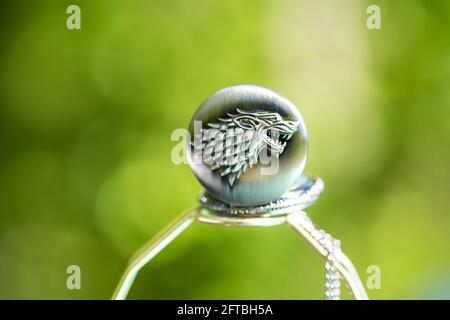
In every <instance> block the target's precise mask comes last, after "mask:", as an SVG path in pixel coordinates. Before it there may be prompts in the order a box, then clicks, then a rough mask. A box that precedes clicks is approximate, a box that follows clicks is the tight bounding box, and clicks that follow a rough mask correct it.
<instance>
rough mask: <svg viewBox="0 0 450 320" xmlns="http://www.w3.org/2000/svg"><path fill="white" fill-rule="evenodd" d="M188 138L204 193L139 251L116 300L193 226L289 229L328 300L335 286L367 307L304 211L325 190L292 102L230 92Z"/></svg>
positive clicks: (207, 108)
mask: <svg viewBox="0 0 450 320" xmlns="http://www.w3.org/2000/svg"><path fill="white" fill-rule="evenodd" d="M189 132H190V134H191V139H190V141H188V146H187V147H188V150H189V152H188V158H189V163H190V165H191V167H192V169H193V171H194V173H195V176H196V177H197V178H198V180H199V181H200V182H201V183H202V184H203V186H204V187H205V189H206V190H205V191H204V192H203V193H202V194H201V195H200V197H199V202H200V205H199V206H198V207H196V208H194V209H192V210H189V211H188V212H187V213H185V214H184V215H183V216H182V217H181V218H179V219H178V220H177V221H175V222H174V223H173V224H172V225H170V226H169V227H168V228H166V229H165V230H163V231H162V232H161V233H160V234H159V235H158V236H156V237H155V238H153V239H151V240H150V241H149V242H148V243H147V244H146V245H144V246H143V248H142V249H141V250H139V251H138V253H137V254H136V255H135V256H134V257H133V258H132V259H131V261H130V263H129V266H128V267H127V269H126V270H125V273H124V274H123V276H122V279H121V281H120V283H119V285H118V286H117V289H116V291H115V293H114V296H113V299H119V300H120V299H125V298H126V297H127V295H128V293H129V291H130V289H131V287H132V284H133V282H134V280H135V278H136V275H137V274H138V272H139V271H140V270H141V269H142V268H143V267H144V266H145V265H146V264H147V263H148V262H150V261H151V260H152V259H153V258H154V257H155V256H156V255H157V254H158V253H159V252H160V251H161V250H163V249H164V248H165V247H166V246H167V245H168V244H169V243H170V242H171V241H173V240H174V239H175V238H176V237H177V236H178V235H179V234H180V233H182V232H183V231H184V230H185V229H186V228H187V227H188V226H189V225H191V224H192V222H194V221H199V222H202V223H208V224H214V225H221V226H227V227H243V226H245V227H266V226H273V225H278V224H282V223H286V224H287V225H289V226H290V227H291V228H292V229H293V230H294V231H295V232H296V233H297V234H298V235H299V236H300V237H301V238H302V239H303V240H304V241H305V242H306V243H307V244H309V245H310V246H311V247H312V248H313V249H314V251H316V252H317V253H318V254H319V255H320V256H321V257H322V258H323V259H324V260H325V262H326V263H325V266H326V279H325V288H326V289H325V299H333V300H335V299H339V298H340V280H344V281H345V282H346V284H347V287H348V289H349V291H350V293H351V294H352V295H353V297H354V298H355V299H368V297H367V293H366V291H365V289H364V286H363V284H362V282H361V280H360V278H359V276H358V273H357V272H356V269H355V268H354V266H353V264H352V263H351V261H350V260H349V259H348V258H347V256H346V255H345V254H344V253H343V252H342V251H341V244H340V241H339V240H337V239H335V238H333V237H332V236H331V235H330V234H328V233H326V232H325V231H324V230H322V229H319V228H318V227H317V226H316V225H315V224H314V223H313V222H312V220H311V219H310V218H309V217H308V215H307V214H306V213H305V212H304V211H303V210H304V209H305V208H307V207H308V206H310V205H312V204H313V203H314V202H315V201H316V200H317V198H318V197H319V195H320V194H321V192H322V191H323V188H324V184H323V181H322V179H320V178H319V177H316V176H314V175H311V174H307V173H304V172H303V169H304V167H305V163H306V153H307V139H306V129H305V125H304V123H303V120H302V117H301V115H300V113H299V112H298V110H297V109H296V108H295V106H294V105H293V104H292V103H291V102H289V101H288V100H287V99H285V98H283V97H281V96H280V95H279V94H277V93H275V92H273V91H271V90H269V89H266V88H263V87H259V86H255V85H239V86H233V87H228V88H225V89H222V90H220V91H218V92H217V93H215V94H213V95H212V96H210V97H209V98H208V99H207V100H206V101H205V102H204V103H203V104H202V105H201V106H200V107H199V109H198V110H197V112H196V113H195V115H194V117H193V118H192V120H191V124H190V126H189ZM264 155H266V156H269V157H266V158H264ZM267 159H269V160H270V161H268V162H267V161H265V160H267ZM274 165H275V167H274ZM274 168H275V169H276V170H275V171H274V170H273V169H274ZM268 173H269V174H268Z"/></svg>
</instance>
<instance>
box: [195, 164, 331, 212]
mask: <svg viewBox="0 0 450 320" xmlns="http://www.w3.org/2000/svg"><path fill="white" fill-rule="evenodd" d="M323 188H324V184H323V181H322V179H321V178H319V177H316V176H314V175H311V174H308V173H305V174H302V175H301V176H300V178H299V179H298V181H297V183H295V184H294V186H293V187H292V189H291V190H289V191H288V192H285V193H284V194H283V195H282V196H281V197H279V198H278V199H276V200H274V201H272V202H269V203H267V204H264V205H260V206H241V205H233V204H229V203H227V202H224V201H221V200H219V199H217V198H215V197H214V196H212V195H210V194H209V193H208V192H207V191H204V192H202V193H201V194H200V196H199V201H200V204H201V206H202V208H203V209H204V212H207V211H208V210H209V211H213V212H214V213H215V214H216V215H221V216H224V217H226V216H228V217H238V218H263V217H265V218H269V217H272V218H273V217H278V216H282V215H286V214H289V213H292V212H293V211H296V210H303V209H305V208H306V207H308V206H310V205H312V204H313V203H314V202H315V201H316V200H317V198H318V197H319V195H320V193H321V192H322V191H323Z"/></svg>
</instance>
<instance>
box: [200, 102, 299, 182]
mask: <svg viewBox="0 0 450 320" xmlns="http://www.w3.org/2000/svg"><path fill="white" fill-rule="evenodd" d="M298 125H299V123H298V122H297V121H288V120H284V119H283V118H282V117H281V116H280V115H279V114H278V113H276V112H268V111H260V112H245V111H242V110H240V109H238V108H237V109H236V112H235V113H228V114H227V117H224V118H219V119H218V122H217V123H208V124H207V126H208V127H207V128H206V129H202V133H201V135H199V136H196V137H195V139H196V140H195V142H194V149H195V150H196V151H197V152H201V154H202V159H203V162H204V163H205V164H207V165H208V166H209V167H210V168H211V169H212V170H217V171H218V172H220V174H221V176H222V177H226V178H228V183H229V185H230V187H233V185H234V183H235V182H236V180H238V179H239V177H240V176H241V174H242V173H243V172H245V171H246V170H247V169H248V168H249V167H250V168H251V167H252V166H253V165H255V164H257V163H258V159H259V157H260V154H261V152H262V151H263V150H266V152H267V153H266V154H267V155H268V156H269V155H270V156H271V157H276V158H278V157H279V156H280V155H281V154H282V153H283V151H284V148H285V147H286V143H287V141H288V140H289V139H291V137H292V135H293V134H294V133H295V132H296V131H297V130H298Z"/></svg>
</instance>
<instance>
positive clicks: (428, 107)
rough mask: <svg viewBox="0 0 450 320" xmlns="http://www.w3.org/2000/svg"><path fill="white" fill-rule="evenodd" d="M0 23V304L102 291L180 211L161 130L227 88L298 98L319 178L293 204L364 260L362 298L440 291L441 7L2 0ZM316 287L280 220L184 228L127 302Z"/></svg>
mask: <svg viewBox="0 0 450 320" xmlns="http://www.w3.org/2000/svg"><path fill="white" fill-rule="evenodd" d="M69 4H77V5H79V6H80V8H81V27H82V29H81V30H72V31H71V30H68V29H67V28H66V18H67V16H68V15H67V14H66V8H67V6H68V5H69ZM369 4H377V5H379V6H380V8H381V21H382V29H381V30H369V29H368V28H367V27H366V19H367V17H368V15H367V13H366V9H367V6H368V5H369ZM0 16H1V20H0V25H1V27H0V40H1V44H0V64H1V66H0V298H3V299H14V298H18V299H33V298H39V299H48V298H56V299H91V298H100V299H108V298H109V297H110V296H111V294H112V292H113V291H114V287H115V285H116V283H117V281H118V280H119V278H120V275H121V272H122V271H123V269H124V267H125V265H126V262H127V260H128V258H129V256H130V255H131V254H132V253H133V251H134V250H136V249H137V248H138V247H139V246H140V245H142V244H143V243H144V242H145V241H146V240H147V239H148V238H149V237H151V236H152V235H154V234H155V233H157V232H158V230H160V229H161V228H163V227H164V226H165V225H166V224H167V223H169V222H170V221H172V220H173V219H174V218H175V217H176V216H177V215H178V214H179V213H181V212H182V211H183V210H185V209H187V208H190V207H192V206H194V205H195V204H196V196H197V194H198V192H199V191H200V190H201V187H200V185H199V183H198V182H197V181H196V179H195V178H194V176H193V175H192V173H191V171H190V168H189V167H188V166H187V165H175V164H173V162H172V161H171V150H172V148H173V147H174V146H175V145H176V144H177V142H176V141H171V133H172V131H173V130H174V129H177V128H185V127H186V126H187V124H188V123H189V120H190V117H191V115H192V114H193V112H194V111H195V110H196V108H197V106H198V105H199V104H200V103H201V102H202V101H203V99H205V98H206V97H207V96H208V95H209V94H211V93H213V92H214V91H216V90H218V89H220V88H222V87H225V86H228V85H232V84H237V83H257V84H261V85H264V86H267V87H270V88H273V89H275V90H277V91H279V92H280V93H282V94H283V95H285V96H286V97H288V98H289V99H290V100H292V101H293V102H294V103H295V104H296V105H297V106H298V107H299V109H300V111H301V112H302V114H303V117H304V119H305V122H306V124H307V128H308V134H309V141H310V148H309V161H308V164H307V170H308V171H311V172H314V173H316V174H318V175H320V176H321V177H322V178H323V179H324V181H325V184H326V190H325V192H324V193H323V195H322V197H321V198H320V200H319V201H318V203H317V204H316V205H314V206H313V207H312V208H310V209H309V210H308V212H309V214H310V216H311V217H312V218H313V220H314V221H316V223H317V224H318V225H319V226H321V227H323V228H324V229H325V230H327V231H328V232H330V233H331V234H333V235H334V236H336V237H337V238H339V239H340V240H341V241H342V243H343V249H344V251H345V252H346V253H347V254H348V255H349V256H350V257H351V258H352V260H353V262H354V263H355V265H356V267H357V269H358V271H359V272H360V275H361V277H362V278H363V281H364V282H365V281H366V279H367V276H368V274H367V273H366V270H367V267H368V266H370V265H377V266H379V267H380V268H381V289H379V290H369V291H368V293H369V296H370V297H371V298H374V299H403V298H450V232H449V229H450V215H449V213H450V212H449V196H450V170H449V169H450V139H449V138H450V105H449V104H450V90H449V83H450V41H449V34H450V2H448V1H417V0H415V1H412V0H408V1H406V0H403V1H400V0H398V1H370V2H365V1H357V0H354V1H353V0H345V1H334V0H325V1H324V0H321V1H313V0H308V1H306V0H299V1H297V0H287V1H275V0H272V1H269V0H266V1H256V0H255V1H242V0H227V1H210V0H200V1H183V0H174V1H164V0H160V1H155V0H147V1H143V0H135V1H119V0H108V1H106V0H102V1H100V0H98V1H81V0H77V1H75V2H67V1H11V0H10V1H2V2H1V4H0ZM72 264H75V265H79V266H80V268H81V286H82V288H81V290H68V289H67V288H66V279H67V276H68V275H67V274H66V268H67V266H69V265H72ZM323 279H324V267H323V263H322V261H321V259H320V258H319V257H318V256H317V255H315V254H314V253H313V252H312V251H311V250H310V249H309V247H307V246H306V245H305V244H304V243H302V242H301V241H300V240H298V238H297V237H296V236H295V234H294V233H293V232H290V231H289V230H288V228H287V227H286V226H278V227H272V228H255V229H241V228H220V227H215V226H210V225H202V224H195V225H194V226H193V227H191V228H190V229H188V231H187V232H186V233H185V234H183V235H182V236H181V237H180V238H178V239H177V240H176V241H175V242H174V243H173V244H171V245H170V246H169V247H168V249H167V250H166V251H164V252H163V253H162V254H161V255H159V256H158V257H157V258H156V259H155V260H154V261H153V262H152V265H151V266H149V267H148V268H146V269H145V270H144V271H143V272H142V273H141V274H140V275H139V277H138V279H137V283H136V287H135V288H134V289H133V291H132V292H131V296H130V297H131V298H135V299H154V298H188V299H197V298H199V299H201V298H211V299H216V298H223V299H230V298H231V299H233V298H234V299H240V298H249V299H260V298H263V299H320V298H321V297H322V295H323Z"/></svg>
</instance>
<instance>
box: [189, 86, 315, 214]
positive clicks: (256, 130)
mask: <svg viewBox="0 0 450 320" xmlns="http://www.w3.org/2000/svg"><path fill="white" fill-rule="evenodd" d="M189 132H190V135H191V139H190V141H189V145H188V151H189V152H188V159H189V163H190V165H191V167H192V169H193V171H194V174H195V176H196V177H197V179H198V180H199V181H200V183H201V184H202V185H203V186H204V187H205V189H206V190H207V192H208V193H209V194H210V195H212V196H213V197H215V198H217V199H220V200H222V201H224V202H226V203H229V204H232V205H241V206H258V205H263V204H267V203H270V202H271V201H274V200H276V199H278V198H279V197H280V196H281V195H283V194H284V193H285V192H287V191H288V190H289V189H291V188H292V187H293V185H294V184H295V182H296V181H297V180H298V178H299V176H300V175H301V174H302V172H303V169H304V167H305V164H306V155H307V138H306V128H305V125H304V122H303V119H302V117H301V115H300V112H299V111H298V110H297V108H296V107H295V106H294V104H292V103H291V102H290V101H289V100H287V99H286V98H284V97H282V96H281V95H279V94H278V93H276V92H274V91H272V90H270V89H267V88H263V87H260V86H256V85H237V86H232V87H228V88H225V89H222V90H220V91H218V92H216V93H215V94H213V95H211V96H210V97H209V98H208V99H206V101H205V102H203V103H202V105H201V106H200V107H199V109H198V110H197V112H196V113H195V114H194V116H193V118H192V120H191V123H190V125H189Z"/></svg>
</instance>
